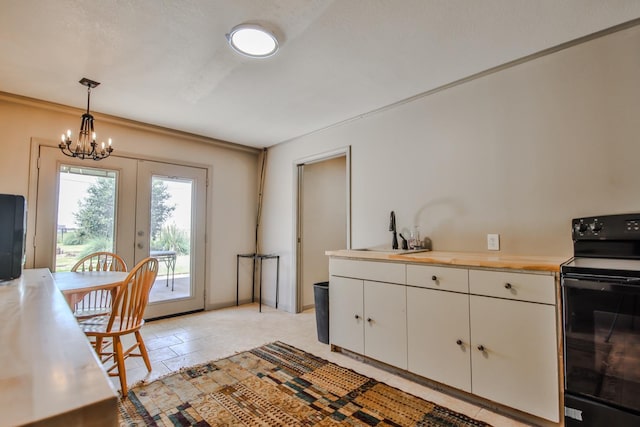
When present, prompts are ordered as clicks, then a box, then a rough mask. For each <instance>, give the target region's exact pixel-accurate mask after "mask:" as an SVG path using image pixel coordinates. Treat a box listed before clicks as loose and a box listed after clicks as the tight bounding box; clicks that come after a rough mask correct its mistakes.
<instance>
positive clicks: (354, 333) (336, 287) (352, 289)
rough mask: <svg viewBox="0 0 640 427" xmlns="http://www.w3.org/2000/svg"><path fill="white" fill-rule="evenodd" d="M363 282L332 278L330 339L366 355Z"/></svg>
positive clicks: (335, 343)
mask: <svg viewBox="0 0 640 427" xmlns="http://www.w3.org/2000/svg"><path fill="white" fill-rule="evenodd" d="M363 304H364V298H363V281H362V280H360V279H351V278H346V277H338V276H331V282H330V284H329V337H330V342H331V344H334V345H337V346H340V347H344V348H346V349H349V350H352V351H355V352H356V353H359V354H364V329H363V325H364V305H363Z"/></svg>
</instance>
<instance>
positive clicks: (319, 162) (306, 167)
mask: <svg viewBox="0 0 640 427" xmlns="http://www.w3.org/2000/svg"><path fill="white" fill-rule="evenodd" d="M350 165H351V151H350V147H345V148H342V149H339V150H336V151H332V152H329V153H323V154H319V155H317V156H312V157H307V158H305V159H301V160H299V161H297V162H296V170H295V174H296V177H297V192H296V203H294V206H295V207H296V233H295V236H296V237H295V251H294V253H295V257H296V259H295V262H294V265H295V268H296V272H295V277H296V287H295V292H296V296H295V298H296V312H301V311H303V310H306V309H308V308H311V307H314V305H315V303H314V290H313V285H314V284H315V283H320V282H327V281H329V259H328V257H327V256H326V255H325V251H327V250H336V249H345V248H348V247H350V246H351V194H350V188H351V184H350V182H351V166H350Z"/></svg>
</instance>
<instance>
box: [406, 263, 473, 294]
mask: <svg viewBox="0 0 640 427" xmlns="http://www.w3.org/2000/svg"><path fill="white" fill-rule="evenodd" d="M407 285H411V286H420V287H421V288H430V289H440V290H443V291H454V292H463V293H468V292H469V270H467V269H464V268H451V267H436V266H432V265H413V264H409V265H407Z"/></svg>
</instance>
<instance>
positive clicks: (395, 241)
mask: <svg viewBox="0 0 640 427" xmlns="http://www.w3.org/2000/svg"><path fill="white" fill-rule="evenodd" d="M389 231H391V232H393V240H392V241H391V249H398V234H397V233H396V213H395V212H394V211H391V218H390V219H389Z"/></svg>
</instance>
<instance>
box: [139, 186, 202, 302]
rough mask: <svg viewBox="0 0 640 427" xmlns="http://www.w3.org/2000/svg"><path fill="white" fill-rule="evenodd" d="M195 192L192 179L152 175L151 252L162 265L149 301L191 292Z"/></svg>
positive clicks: (183, 295) (188, 295) (181, 296)
mask: <svg viewBox="0 0 640 427" xmlns="http://www.w3.org/2000/svg"><path fill="white" fill-rule="evenodd" d="M192 192H193V180H191V179H181V178H172V177H163V176H157V175H154V176H153V177H152V178H151V212H150V215H151V232H150V237H151V242H150V245H149V255H150V256H152V257H155V258H158V261H160V269H159V271H158V277H157V279H156V282H155V283H154V285H153V287H152V288H151V293H150V295H149V302H157V301H166V300H170V299H178V298H185V297H190V296H191V230H192V224H191V219H192V213H191V206H192V200H191V199H192Z"/></svg>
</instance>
